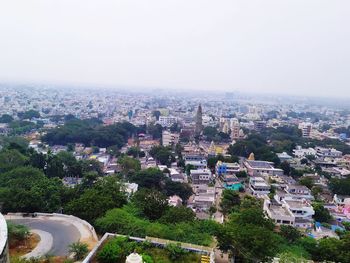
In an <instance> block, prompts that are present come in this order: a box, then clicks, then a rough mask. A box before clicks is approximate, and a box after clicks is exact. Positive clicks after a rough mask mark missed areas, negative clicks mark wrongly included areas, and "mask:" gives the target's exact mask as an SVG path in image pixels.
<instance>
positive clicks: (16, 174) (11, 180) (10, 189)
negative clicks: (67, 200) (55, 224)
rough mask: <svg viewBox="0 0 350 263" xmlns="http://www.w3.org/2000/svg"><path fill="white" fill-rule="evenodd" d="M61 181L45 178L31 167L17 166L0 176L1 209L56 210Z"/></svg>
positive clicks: (11, 210)
mask: <svg viewBox="0 0 350 263" xmlns="http://www.w3.org/2000/svg"><path fill="white" fill-rule="evenodd" d="M62 189H63V185H62V182H61V181H59V180H56V179H49V178H47V177H46V176H45V175H44V174H43V173H42V172H41V171H40V170H38V169H36V168H33V167H19V168H15V169H12V170H11V171H9V172H6V173H3V174H2V175H1V176H0V200H1V201H2V211H3V212H5V213H7V212H18V211H22V212H29V213H33V212H57V211H58V210H59V208H60V207H61V199H60V193H61V191H62Z"/></svg>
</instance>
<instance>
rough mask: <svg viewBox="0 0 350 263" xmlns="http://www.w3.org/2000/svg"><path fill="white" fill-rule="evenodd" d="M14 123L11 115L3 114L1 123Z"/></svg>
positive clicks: (0, 118)
mask: <svg viewBox="0 0 350 263" xmlns="http://www.w3.org/2000/svg"><path fill="white" fill-rule="evenodd" d="M11 121H13V117H12V116H11V115H9V114H3V115H1V117H0V123H10V122H11Z"/></svg>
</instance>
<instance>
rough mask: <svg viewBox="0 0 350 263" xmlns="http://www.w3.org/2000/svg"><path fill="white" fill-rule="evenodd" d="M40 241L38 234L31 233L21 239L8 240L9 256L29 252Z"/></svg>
mask: <svg viewBox="0 0 350 263" xmlns="http://www.w3.org/2000/svg"><path fill="white" fill-rule="evenodd" d="M39 242H40V236H39V235H37V234H34V233H31V234H30V235H29V236H28V237H27V238H25V239H23V240H15V241H13V242H10V248H9V249H10V255H11V256H23V255H25V254H27V253H29V252H31V251H32V250H33V249H34V248H35V247H36V246H37V245H38V243H39Z"/></svg>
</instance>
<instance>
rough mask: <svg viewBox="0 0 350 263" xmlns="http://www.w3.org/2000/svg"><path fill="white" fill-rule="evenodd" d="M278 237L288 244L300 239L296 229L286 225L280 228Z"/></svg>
mask: <svg viewBox="0 0 350 263" xmlns="http://www.w3.org/2000/svg"><path fill="white" fill-rule="evenodd" d="M280 235H281V236H282V237H284V238H285V239H286V240H287V241H288V242H289V243H294V242H296V241H297V240H298V239H299V238H301V233H300V232H299V231H298V230H297V229H296V228H294V227H292V226H287V225H281V226H280Z"/></svg>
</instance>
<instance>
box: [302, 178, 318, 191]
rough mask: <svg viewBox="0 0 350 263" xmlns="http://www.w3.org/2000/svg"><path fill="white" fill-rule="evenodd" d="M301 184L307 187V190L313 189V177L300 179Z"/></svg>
mask: <svg viewBox="0 0 350 263" xmlns="http://www.w3.org/2000/svg"><path fill="white" fill-rule="evenodd" d="M299 184H301V185H304V186H306V187H307V188H309V189H311V188H312V187H313V185H314V181H313V180H312V178H311V177H302V178H300V179H299Z"/></svg>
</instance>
